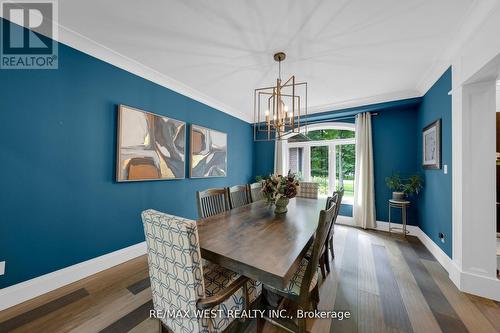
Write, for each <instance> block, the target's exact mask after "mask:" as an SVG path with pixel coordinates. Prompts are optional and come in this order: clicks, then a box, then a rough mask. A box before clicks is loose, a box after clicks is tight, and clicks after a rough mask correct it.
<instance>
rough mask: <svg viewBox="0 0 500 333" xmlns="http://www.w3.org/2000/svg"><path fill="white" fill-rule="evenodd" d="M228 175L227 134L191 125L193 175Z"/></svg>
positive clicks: (195, 176)
mask: <svg viewBox="0 0 500 333" xmlns="http://www.w3.org/2000/svg"><path fill="white" fill-rule="evenodd" d="M226 176H227V134H226V133H222V132H219V131H215V130H213V129H209V128H205V127H201V126H198V125H191V177H192V178H206V177H226Z"/></svg>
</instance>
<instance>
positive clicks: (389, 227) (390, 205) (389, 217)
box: [389, 204, 391, 234]
mask: <svg viewBox="0 0 500 333" xmlns="http://www.w3.org/2000/svg"><path fill="white" fill-rule="evenodd" d="M390 233H391V204H389V234H390Z"/></svg>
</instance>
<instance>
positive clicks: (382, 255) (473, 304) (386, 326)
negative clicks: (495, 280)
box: [0, 225, 500, 333]
mask: <svg viewBox="0 0 500 333" xmlns="http://www.w3.org/2000/svg"><path fill="white" fill-rule="evenodd" d="M331 266H332V272H331V273H330V274H329V275H327V277H326V279H325V280H324V281H321V287H320V296H321V301H320V304H319V309H320V310H332V309H334V310H349V311H351V313H352V317H351V318H350V319H344V320H342V321H339V320H333V321H332V320H331V319H321V320H320V319H317V320H310V321H309V322H308V328H309V330H310V331H311V332H318V333H323V332H377V333H379V332H422V333H429V332H430V333H433V332H444V333H447V332H480V333H487V332H500V304H499V303H498V302H495V301H491V300H487V299H484V298H480V297H476V296H472V295H468V294H464V293H461V292H460V291H458V290H457V288H456V287H455V286H454V285H453V283H452V282H451V281H450V280H449V278H448V274H447V273H446V271H445V270H444V269H443V268H442V267H441V265H440V264H439V263H438V262H437V261H436V260H435V259H434V257H432V255H431V254H430V253H429V252H428V251H427V249H426V248H425V247H424V246H423V245H422V244H421V243H420V242H419V241H418V239H416V238H413V237H409V238H408V239H407V240H403V239H401V238H397V237H391V236H389V235H388V234H387V233H383V232H375V231H364V230H359V229H355V228H350V227H345V226H339V225H337V226H335V260H334V261H333V262H332V264H331ZM150 293H151V291H150V288H149V278H148V272H147V262H146V257H145V256H143V257H140V258H137V259H134V260H131V261H129V262H126V263H124V264H122V265H119V266H116V267H113V268H111V269H109V270H107V271H104V272H101V273H99V274H96V275H94V276H91V277H89V278H86V279H83V280H81V281H78V282H76V283H73V284H71V285H68V286H65V287H63V288H60V289H58V290H55V291H53V292H51V293H48V294H46V295H43V296H40V297H38V298H36V299H33V300H30V301H28V302H25V303H23V304H20V305H17V306H15V307H13V308H10V309H7V310H5V311H2V312H0V332H32V333H33V332H43V333H46V332H51V333H57V332H113V333H115V332H118V333H119V332H134V333H139V332H141V333H148V332H158V323H157V321H156V320H154V319H149V318H148V316H149V309H151V308H152V303H151V294H150ZM246 331H247V332H253V331H255V325H254V324H252V325H250V326H249V327H248V328H247V330H246ZM264 332H266V333H271V332H283V330H282V329H280V328H278V327H275V326H272V325H270V324H269V323H266V326H265V327H264Z"/></svg>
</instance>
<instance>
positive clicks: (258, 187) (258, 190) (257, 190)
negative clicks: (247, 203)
mask: <svg viewBox="0 0 500 333" xmlns="http://www.w3.org/2000/svg"><path fill="white" fill-rule="evenodd" d="M248 193H250V200H251V201H252V202H256V201H259V200H263V199H264V195H263V194H262V183H261V182H257V183H252V184H249V185H248Z"/></svg>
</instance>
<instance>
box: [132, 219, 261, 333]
mask: <svg viewBox="0 0 500 333" xmlns="http://www.w3.org/2000/svg"><path fill="white" fill-rule="evenodd" d="M142 221H143V224H144V233H145V235H146V244H147V249H148V264H149V276H150V279H151V292H152V294H153V305H154V309H155V310H156V311H160V313H163V314H166V315H164V317H163V318H161V317H160V318H161V319H160V320H161V324H162V325H164V326H166V327H168V329H170V330H171V331H172V332H175V333H177V332H179V333H180V332H182V333H188V332H222V331H223V330H225V329H226V328H227V327H228V326H229V325H230V324H231V323H232V321H233V318H229V317H228V316H227V313H228V310H242V309H245V308H247V306H248V304H249V303H250V302H253V301H254V300H255V299H256V298H257V296H258V295H259V294H260V291H261V285H260V284H258V283H255V282H253V281H251V280H249V279H248V278H246V277H243V276H240V275H238V274H237V273H235V272H232V271H229V270H227V269H225V268H222V267H221V266H218V265H215V264H212V263H211V264H209V265H208V266H206V267H202V265H201V255H200V246H199V242H198V230H197V226H196V222H195V221H192V220H187V219H184V218H181V217H177V216H173V215H168V214H164V213H160V212H157V211H154V210H146V211H144V212H142ZM203 309H214V310H222V314H223V315H222V316H220V317H219V316H218V317H217V318H213V319H212V318H198V317H197V316H196V311H197V310H203ZM173 311H188V312H189V314H191V315H190V316H188V317H187V318H184V317H182V316H177V317H175V316H172V317H171V316H168V315H167V314H168V313H172V312H173Z"/></svg>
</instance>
